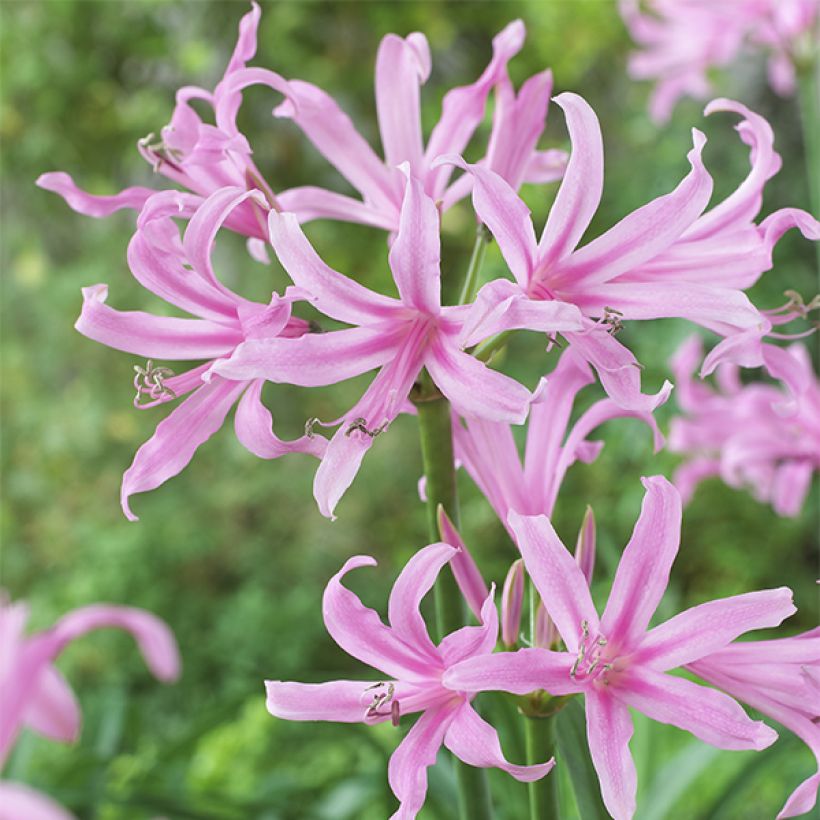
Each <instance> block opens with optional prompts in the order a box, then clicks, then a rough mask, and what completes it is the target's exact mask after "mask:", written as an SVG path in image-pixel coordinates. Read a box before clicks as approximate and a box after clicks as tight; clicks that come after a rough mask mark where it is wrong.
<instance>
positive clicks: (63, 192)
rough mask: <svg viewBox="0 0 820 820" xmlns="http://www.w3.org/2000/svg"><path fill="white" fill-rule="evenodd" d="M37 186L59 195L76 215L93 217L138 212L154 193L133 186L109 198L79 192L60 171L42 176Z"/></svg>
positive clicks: (150, 190) (147, 189)
mask: <svg viewBox="0 0 820 820" xmlns="http://www.w3.org/2000/svg"><path fill="white" fill-rule="evenodd" d="M37 185H38V187H40V188H44V189H45V190H46V191H54V193H55V194H59V195H60V196H61V197H62V198H63V199H64V200H65V201H66V202H67V203H68V205H69V206H70V207H71V208H73V209H74V210H75V211H77V213H80V214H85V215H86V216H94V217H103V216H109V215H110V214H113V213H114V212H116V211H119V210H121V209H123V208H132V209H133V210H135V211H138V210H140V208H142V206H143V205H144V204H145V201H146V200H147V199H148V197H150V196H152V195H153V194H155V193H156V191H153V190H152V189H151V188H143V187H141V186H135V187H133V188H126V189H125V190H124V191H120V193H118V194H113V195H111V196H98V195H95V194H88V193H86V192H85V191H82V190H80V189H79V188H78V187H77V186H76V185H75V184H74V180H73V179H72V178H71V177H70V176H69V175H68V174H66V173H63V172H62V171H53V172H52V173H49V174H42V175H41V176H40V177H38V179H37Z"/></svg>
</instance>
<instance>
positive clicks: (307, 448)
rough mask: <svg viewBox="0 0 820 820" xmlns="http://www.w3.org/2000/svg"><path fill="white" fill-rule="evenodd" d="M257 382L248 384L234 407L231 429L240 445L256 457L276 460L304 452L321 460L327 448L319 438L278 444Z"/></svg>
mask: <svg viewBox="0 0 820 820" xmlns="http://www.w3.org/2000/svg"><path fill="white" fill-rule="evenodd" d="M263 384H264V382H263V381H262V380H260V379H257V380H256V381H253V382H251V384H250V385H249V386H248V389H247V390H246V391H245V393H244V394H243V395H242V398H241V399H240V400H239V404H238V405H237V407H236V416H235V419H234V427H235V430H236V437H237V438H238V439H239V441H240V443H241V444H242V445H243V446H244V447H245V448H246V449H248V450H249V451H250V452H251V453H253V454H254V455H255V456H259V458H279V456H283V455H286V454H288V453H308V454H309V455H312V456H316V458H321V457H322V455H323V454H324V452H325V449H326V447H327V439H325V438H324V437H323V436H315V435H314V436H307V435H305V436H302V437H301V438H298V439H294V440H293V441H282V439H280V438H278V437H277V436H276V435H275V434H274V433H273V430H272V429H271V428H272V425H273V418H272V417H271V414H270V411H269V410H268V408H267V407H265V405H264V404H263V403H262V387H263Z"/></svg>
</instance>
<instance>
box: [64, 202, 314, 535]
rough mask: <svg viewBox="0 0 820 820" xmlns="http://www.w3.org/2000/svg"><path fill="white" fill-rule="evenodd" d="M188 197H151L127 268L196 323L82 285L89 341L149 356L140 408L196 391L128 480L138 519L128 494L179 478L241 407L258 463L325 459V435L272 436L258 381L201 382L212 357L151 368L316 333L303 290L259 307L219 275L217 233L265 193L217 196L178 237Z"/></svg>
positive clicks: (82, 322)
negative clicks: (304, 313) (214, 258)
mask: <svg viewBox="0 0 820 820" xmlns="http://www.w3.org/2000/svg"><path fill="white" fill-rule="evenodd" d="M185 197H186V195H185V194H180V193H177V192H172V191H167V192H163V193H159V194H156V195H155V196H153V197H152V198H151V199H150V200H148V202H147V203H146V205H145V207H144V208H143V210H142V212H141V214H140V217H139V220H138V223H137V232H136V233H135V234H134V237H133V238H132V240H131V243H130V244H129V247H128V263H129V265H130V268H131V271H132V273H133V274H134V277H135V278H136V279H137V280H138V281H139V282H140V283H141V284H142V285H144V286H145V287H146V288H147V289H148V290H150V291H151V292H152V293H155V294H156V295H157V296H160V297H161V298H162V299H164V300H165V301H166V302H168V303H169V304H171V305H173V306H174V307H177V308H181V309H182V310H185V311H187V312H189V313H191V314H193V315H194V316H197V317H199V318H196V319H180V318H176V317H168V316H156V315H154V314H150V313H143V312H141V311H128V312H121V311H117V310H115V309H113V308H111V307H109V306H108V305H106V304H105V300H106V298H107V296H108V288H107V286H106V285H95V286H93V287H88V288H84V289H83V309H82V313H81V315H80V318H79V319H78V320H77V324H76V328H77V330H79V331H80V333H82V334H83V335H85V336H88V338H90V339H94V340H95V341H97V342H102V343H103V344H105V345H108V346H109V347H113V348H115V349H117V350H123V351H125V352H127V353H136V354H138V355H140V356H145V357H147V358H148V359H149V361H148V364H147V365H146V367H144V368H143V367H136V368H135V370H136V371H137V376H136V378H135V379H134V386H135V388H136V391H137V393H136V397H135V399H134V404H135V405H136V406H137V407H154V406H155V405H157V404H162V403H165V402H168V401H171V400H174V399H176V398H179V397H180V396H183V395H184V394H186V393H190V394H191V395H190V396H189V397H188V398H187V399H185V401H183V402H182V403H181V404H180V405H179V406H178V407H177V408H176V409H174V411H173V412H172V413H171V414H170V415H169V416H167V417H166V418H165V419H164V420H163V421H161V422H160V423H159V424H158V425H157V429H156V432H155V433H154V435H153V436H152V437H151V438H150V439H149V440H148V441H147V442H145V444H143V445H142V446H141V447H140V448H139V450H138V451H137V453H136V455H135V456H134V461H133V463H132V464H131V466H130V467H129V468H128V470H127V471H126V472H125V475H124V476H123V481H122V489H121V502H122V507H123V511H124V512H125V515H126V516H127V517H128V518H129V519H131V520H136V516H135V515H134V514H133V513H132V512H131V509H130V507H129V503H128V500H129V497H130V496H131V495H132V494H134V493H138V492H145V491H146V490H152V489H154V488H156V487H158V486H160V485H161V484H163V483H164V482H165V481H167V480H168V479H169V478H171V477H173V476H175V475H177V474H178V473H179V472H181V471H182V470H183V469H184V468H185V466H186V465H187V464H188V463H189V462H190V460H191V459H192V458H193V455H194V453H195V452H196V450H197V448H198V447H199V445H200V444H202V443H204V442H205V441H207V440H208V439H209V438H210V437H211V436H212V435H213V434H214V433H215V432H216V431H217V430H218V429H219V428H220V427H221V426H222V424H223V422H224V420H225V417H226V415H227V414H228V412H229V411H230V409H231V407H233V405H234V404H236V403H237V401H238V402H239V406H238V408H237V411H236V422H235V427H236V435H237V438H238V439H239V440H240V442H242V444H243V445H244V446H245V447H246V448H247V449H248V450H250V451H251V452H252V453H254V454H255V455H257V456H259V457H260V458H277V457H278V456H281V455H284V454H286V453H291V452H302V453H309V454H310V455H313V456H317V457H320V456H321V455H322V453H323V452H324V447H325V443H326V442H325V440H324V439H323V438H320V437H309V436H302V437H301V438H299V439H296V440H295V441H282V440H281V439H279V438H277V437H276V436H275V435H274V434H273V432H272V430H271V423H272V420H271V414H270V412H269V411H268V410H267V408H266V407H265V406H264V405H263V404H262V401H261V393H262V385H263V381H262V380H261V379H245V380H241V381H232V380H230V379H225V378H222V377H219V376H215V377H213V378H211V379H210V381H209V382H208V383H203V374H204V373H205V371H206V370H207V369H208V367H209V366H210V361H207V362H206V363H205V364H201V365H198V366H197V367H194V368H193V369H191V370H188V371H187V372H185V373H182V374H180V375H174V374H173V372H172V371H171V370H169V369H168V368H166V367H155V366H154V364H153V360H154V359H161V360H166V361H186V360H201V359H206V360H213V359H216V358H218V357H221V356H226V355H230V353H231V351H233V350H234V349H235V348H236V346H237V345H239V344H240V343H241V342H243V341H244V340H246V339H260V338H268V337H272V336H287V337H293V336H301V335H302V334H304V333H307V332H308V330H309V326H308V323H307V322H306V321H304V320H303V319H297V318H295V317H292V316H291V302H293V301H294V300H296V299H299V298H303V297H302V295H301V294H299V292H298V291H297V290H296V289H289V290H288V291H286V293H285V295H284V297H280V296H278V295H277V294H273V297H272V299H271V302H270V304H268V305H263V304H258V303H256V302H250V301H248V300H247V299H244V298H243V297H241V296H238V295H237V294H236V293H234V292H233V291H231V290H229V289H228V288H227V287H225V286H224V285H223V284H222V283H221V282H220V281H219V279H218V278H217V276H216V274H215V272H214V269H213V265H212V262H211V250H212V247H213V244H214V240H215V237H216V235H217V233H218V231H219V229H220V227H221V226H222V225H223V224H224V223H225V221H226V220H227V219H229V218H230V215H231V214H232V213H234V212H235V210H236V208H238V207H241V206H242V205H245V204H247V203H248V202H250V203H251V204H253V203H254V202H256V201H257V198H258V197H261V194H260V193H259V192H258V191H246V190H244V189H243V188H222V189H221V190H219V191H216V192H215V193H214V194H212V195H211V196H210V197H208V198H207V199H206V200H205V201H204V202H203V203H202V204H201V205H200V206H199V208H198V209H197V210H196V212H195V214H194V216H193V217H192V218H191V220H190V222H189V224H188V226H187V228H186V230H185V234H184V236H183V238H182V240H181V241H180V236H179V230H178V228H177V226H176V224H175V223H174V221H173V217H176V216H179V214H180V201H181V200H182V201H183V202H184V200H185Z"/></svg>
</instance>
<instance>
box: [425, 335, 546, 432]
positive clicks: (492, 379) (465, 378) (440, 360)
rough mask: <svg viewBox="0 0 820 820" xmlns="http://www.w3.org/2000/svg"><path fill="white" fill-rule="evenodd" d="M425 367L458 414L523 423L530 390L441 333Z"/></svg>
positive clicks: (434, 341)
mask: <svg viewBox="0 0 820 820" xmlns="http://www.w3.org/2000/svg"><path fill="white" fill-rule="evenodd" d="M424 364H425V365H426V367H427V370H428V371H429V372H430V376H432V378H433V381H434V382H435V383H436V386H437V387H438V388H439V390H441V392H442V393H444V395H445V396H446V397H447V398H448V399H449V400H450V401H451V402H452V404H453V407H454V408H455V409H456V411H458V412H459V413H461V415H463V416H467V417H468V418H469V417H472V416H478V417H479V418H483V419H488V420H489V421H507V422H510V423H512V424H523V423H524V420H525V419H526V417H527V412H528V411H529V406H530V402H531V400H532V394H531V393H530V391H529V390H527V388H526V387H524V386H523V385H521V384H519V383H518V382H517V381H515V380H514V379H511V378H510V377H509V376H505V375H504V374H502V373H499V372H498V371H497V370H491V369H490V368H489V367H487V366H486V365H485V364H484V363H483V362H480V361H478V359H476V358H474V357H473V356H470V355H468V354H467V353H463V352H462V351H461V350H459V349H458V348H457V347H456V345H455V344H454V343H453V342H452V341H450V340H449V339H442V338H441V334H439V336H437V337H436V338H435V339H434V340H433V342H432V344H431V346H430V348H429V350H428V352H427V355H426V357H425V360H424Z"/></svg>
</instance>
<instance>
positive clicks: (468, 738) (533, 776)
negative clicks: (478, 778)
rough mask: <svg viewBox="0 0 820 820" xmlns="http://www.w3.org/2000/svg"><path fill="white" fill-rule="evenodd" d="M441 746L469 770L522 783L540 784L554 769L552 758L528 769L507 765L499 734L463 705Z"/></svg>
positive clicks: (527, 767) (466, 705) (466, 704)
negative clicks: (474, 768)
mask: <svg viewBox="0 0 820 820" xmlns="http://www.w3.org/2000/svg"><path fill="white" fill-rule="evenodd" d="M444 745H445V746H446V747H447V748H448V749H449V750H450V751H451V752H452V753H453V754H454V755H455V756H456V757H457V758H459V759H460V760H463V761H464V762H465V763H467V764H468V765H470V766H477V767H480V768H484V769H489V768H492V767H495V768H497V769H503V770H504V771H505V772H507V774H510V775H512V776H513V777H514V778H515V779H516V780H520V781H522V782H524V783H530V782H532V781H533V780H540V779H541V778H542V777H544V775H546V774H547V773H548V772H549V771H550V770H551V769H552V767H553V766H554V765H555V758H550V759H549V760H547V761H545V762H544V763H536V764H534V765H531V766H517V765H516V764H514V763H508V762H507V759H506V758H505V757H504V752H502V751H501V742H500V741H499V739H498V733H497V732H496V731H495V729H493V727H492V726H490V724H489V723H487V722H486V721H485V720H482V718H481V717H480V715H479V714H478V712H476V711H475V709H473V707H472V706H470V704H469V703H464V704H462V706H461V707H460V708H459V710H458V711H457V712H456V716H455V718H454V719H453V722H452V723H451V724H450V728H449V729H447V734H446V735H445V736H444Z"/></svg>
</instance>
